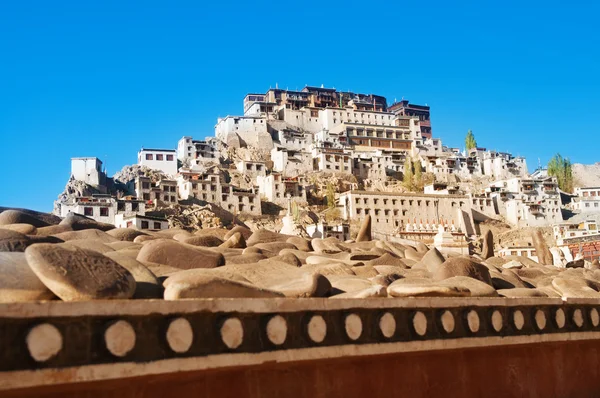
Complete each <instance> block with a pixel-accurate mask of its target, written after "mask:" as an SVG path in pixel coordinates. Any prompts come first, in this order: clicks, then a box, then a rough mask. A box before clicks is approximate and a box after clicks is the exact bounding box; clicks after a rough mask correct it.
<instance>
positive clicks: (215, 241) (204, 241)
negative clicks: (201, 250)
mask: <svg viewBox="0 0 600 398" xmlns="http://www.w3.org/2000/svg"><path fill="white" fill-rule="evenodd" d="M177 236H179V235H177ZM182 242H183V243H187V244H188V245H193V246H205V247H217V246H220V245H222V244H223V241H222V240H221V239H219V238H217V237H216V236H213V235H203V236H191V237H189V238H185V239H183V240H182Z"/></svg>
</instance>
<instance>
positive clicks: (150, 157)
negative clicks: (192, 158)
mask: <svg viewBox="0 0 600 398" xmlns="http://www.w3.org/2000/svg"><path fill="white" fill-rule="evenodd" d="M164 156H165V155H163V154H162V153H157V154H156V160H159V161H160V160H165V159H164ZM173 159H174V157H173V155H167V162H171V161H173ZM146 160H155V157H154V154H152V153H147V154H146Z"/></svg>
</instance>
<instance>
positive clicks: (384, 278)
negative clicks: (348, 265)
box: [369, 275, 403, 287]
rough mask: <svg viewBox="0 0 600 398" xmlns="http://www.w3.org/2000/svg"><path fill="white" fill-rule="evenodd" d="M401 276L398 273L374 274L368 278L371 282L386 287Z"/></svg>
mask: <svg viewBox="0 0 600 398" xmlns="http://www.w3.org/2000/svg"><path fill="white" fill-rule="evenodd" d="M402 278H403V277H402V276H399V275H375V276H372V277H370V278H369V280H370V281H371V282H373V283H374V284H377V285H381V286H384V287H388V286H389V285H391V284H392V283H393V282H394V281H397V280H398V279H402Z"/></svg>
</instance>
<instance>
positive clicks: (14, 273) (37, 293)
mask: <svg viewBox="0 0 600 398" xmlns="http://www.w3.org/2000/svg"><path fill="white" fill-rule="evenodd" d="M53 298H55V296H54V293H52V292H51V291H50V289H48V288H47V287H46V285H44V284H43V283H42V281H40V278H38V277H37V276H36V275H35V273H34V272H33V271H32V270H31V268H29V264H27V260H26V258H25V253H20V252H12V253H9V252H0V303H15V302H20V301H37V300H52V299H53Z"/></svg>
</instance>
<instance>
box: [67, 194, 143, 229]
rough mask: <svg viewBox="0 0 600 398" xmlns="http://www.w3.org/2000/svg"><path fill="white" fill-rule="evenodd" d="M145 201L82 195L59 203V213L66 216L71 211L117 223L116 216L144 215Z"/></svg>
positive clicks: (106, 195) (103, 195) (97, 219)
mask: <svg viewBox="0 0 600 398" xmlns="http://www.w3.org/2000/svg"><path fill="white" fill-rule="evenodd" d="M145 212H146V206H145V202H144V201H143V200H138V199H136V198H135V197H131V196H126V197H124V198H120V199H118V198H115V197H113V196H111V195H108V194H101V195H92V196H80V197H76V198H69V199H67V200H66V201H63V202H60V203H57V215H59V216H61V217H66V216H67V215H68V214H69V213H76V214H82V215H84V216H86V217H89V218H92V219H94V220H96V221H98V222H103V223H108V224H115V220H116V217H117V216H118V215H119V214H120V215H122V216H133V215H136V214H140V215H143V214H145Z"/></svg>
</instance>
